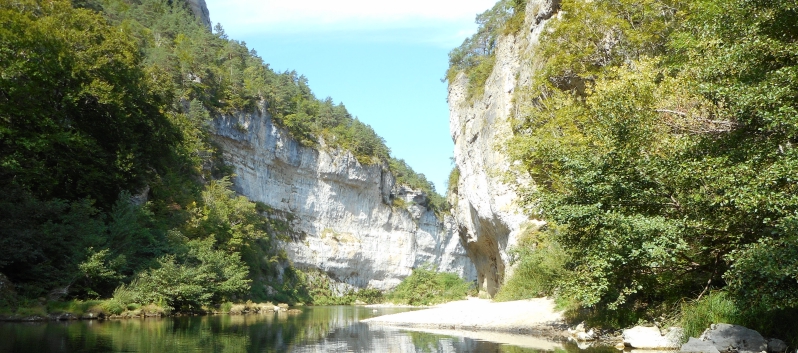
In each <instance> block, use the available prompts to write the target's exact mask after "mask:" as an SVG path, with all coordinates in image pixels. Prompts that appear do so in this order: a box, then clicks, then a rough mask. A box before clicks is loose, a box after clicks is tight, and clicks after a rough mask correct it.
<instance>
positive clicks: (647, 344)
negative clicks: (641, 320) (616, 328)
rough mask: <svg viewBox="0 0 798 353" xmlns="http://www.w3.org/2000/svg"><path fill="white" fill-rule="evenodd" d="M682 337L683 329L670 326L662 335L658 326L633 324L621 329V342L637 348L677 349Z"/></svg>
mask: <svg viewBox="0 0 798 353" xmlns="http://www.w3.org/2000/svg"><path fill="white" fill-rule="evenodd" d="M682 337H684V330H683V329H681V328H679V327H671V328H670V329H668V331H667V332H666V333H665V334H664V335H663V334H662V332H660V330H659V328H656V327H645V326H635V327H632V328H630V329H626V330H623V343H624V344H625V345H626V346H628V347H632V348H638V349H679V347H680V346H681V343H682Z"/></svg>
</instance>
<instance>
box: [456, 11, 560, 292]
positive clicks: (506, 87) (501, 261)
mask: <svg viewBox="0 0 798 353" xmlns="http://www.w3.org/2000/svg"><path fill="white" fill-rule="evenodd" d="M558 7H559V1H558V0H531V1H530V2H529V3H528V4H527V7H526V19H525V24H524V27H523V28H524V29H523V30H522V31H521V32H520V33H518V34H517V35H509V36H504V37H501V38H499V41H498V44H497V47H496V50H495V56H496V64H495V66H494V69H493V72H492V73H491V75H490V76H489V77H488V79H487V81H486V83H485V93H484V95H482V96H481V97H476V98H474V99H468V98H467V97H466V87H467V85H468V79H467V77H466V76H465V75H464V74H462V73H461V74H460V75H458V76H457V78H456V80H455V81H454V82H450V85H449V110H450V116H449V128H450V131H451V134H452V140H454V145H455V147H454V157H455V162H456V164H457V167H458V168H459V170H460V179H459V180H458V186H457V193H456V194H455V195H451V198H452V199H451V200H450V202H451V203H452V204H453V205H454V212H453V214H454V216H455V219H456V223H457V227H458V232H459V236H460V238H461V239H462V240H463V243H464V244H465V248H466V252H467V253H468V256H469V257H470V258H471V259H472V261H473V262H474V265H475V266H476V269H477V273H478V283H479V286H480V288H481V290H483V291H486V292H487V293H488V294H490V295H491V296H492V295H494V294H496V292H497V291H498V289H499V287H500V286H501V285H502V283H503V282H504V278H505V277H506V276H507V275H509V273H510V272H511V268H510V266H508V260H509V258H508V255H507V249H508V247H510V246H512V245H514V244H515V243H516V242H517V237H518V235H519V234H520V233H522V232H523V231H524V230H525V229H527V228H529V227H536V226H539V225H540V224H542V222H540V221H537V220H531V219H528V217H526V216H524V215H523V214H522V212H521V210H520V209H519V207H518V206H517V205H516V203H515V201H516V194H515V193H514V191H513V189H512V188H510V187H509V186H508V185H507V184H505V183H504V182H502V179H503V178H504V172H505V171H507V169H508V167H509V165H510V163H511V161H509V160H507V158H506V157H505V156H504V155H503V154H502V153H501V152H500V151H499V149H498V147H499V146H501V145H502V143H503V142H504V141H506V139H507V138H509V137H510V136H511V134H512V130H511V126H510V123H509V121H508V117H510V116H511V114H512V112H513V110H514V109H516V107H515V106H514V105H513V95H514V93H515V91H516V89H517V88H518V87H521V86H523V85H525V84H528V82H529V78H530V77H531V75H532V73H533V70H534V65H531V62H530V53H531V50H532V49H533V48H534V46H535V45H536V44H537V41H538V38H539V37H540V34H541V31H542V30H543V26H544V25H545V23H546V22H547V21H548V20H549V19H550V18H551V17H552V16H553V15H554V14H555V13H556V11H557V8H558Z"/></svg>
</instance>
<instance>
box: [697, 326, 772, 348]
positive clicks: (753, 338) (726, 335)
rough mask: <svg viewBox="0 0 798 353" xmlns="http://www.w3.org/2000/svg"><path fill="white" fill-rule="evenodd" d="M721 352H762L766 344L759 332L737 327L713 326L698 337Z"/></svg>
mask: <svg viewBox="0 0 798 353" xmlns="http://www.w3.org/2000/svg"><path fill="white" fill-rule="evenodd" d="M699 339H701V340H702V341H707V342H710V343H712V345H714V346H715V348H717V349H718V350H719V351H721V352H729V351H734V352H762V351H766V350H767V342H766V341H765V338H764V337H762V335H761V334H759V332H756V331H754V330H751V329H749V328H745V327H742V326H739V325H729V324H714V325H712V326H711V327H710V328H709V329H707V330H706V331H704V333H703V334H701V337H699Z"/></svg>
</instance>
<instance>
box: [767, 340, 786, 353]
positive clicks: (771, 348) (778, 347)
mask: <svg viewBox="0 0 798 353" xmlns="http://www.w3.org/2000/svg"><path fill="white" fill-rule="evenodd" d="M786 351H787V344H786V343H784V341H782V340H780V339H776V338H771V339H769V340H768V352H770V353H784V352H786Z"/></svg>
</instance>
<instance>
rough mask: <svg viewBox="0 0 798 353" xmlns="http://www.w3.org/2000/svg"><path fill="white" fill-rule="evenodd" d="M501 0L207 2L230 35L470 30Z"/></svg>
mask: <svg viewBox="0 0 798 353" xmlns="http://www.w3.org/2000/svg"><path fill="white" fill-rule="evenodd" d="M495 2H496V0H399V1H374V0H207V3H208V7H209V9H210V14H211V20H212V21H213V22H214V23H216V22H220V23H222V25H223V26H224V27H225V29H227V31H228V32H231V33H313V32H329V31H380V30H393V29H403V28H435V31H436V32H438V31H444V32H451V33H437V34H435V35H436V36H455V35H457V33H458V32H463V31H468V30H471V28H472V27H473V22H474V16H476V14H478V13H481V12H483V11H485V10H487V9H488V8H490V7H491V6H493V4H494V3H495Z"/></svg>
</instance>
